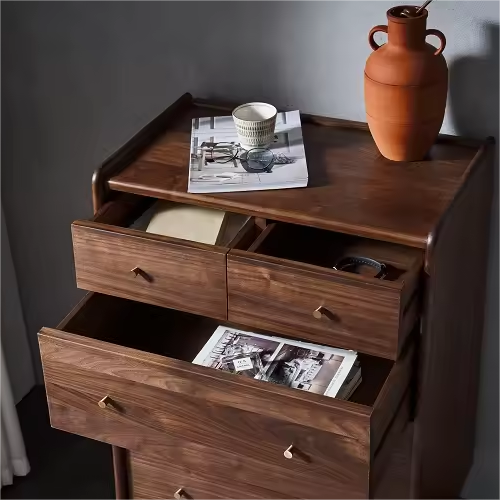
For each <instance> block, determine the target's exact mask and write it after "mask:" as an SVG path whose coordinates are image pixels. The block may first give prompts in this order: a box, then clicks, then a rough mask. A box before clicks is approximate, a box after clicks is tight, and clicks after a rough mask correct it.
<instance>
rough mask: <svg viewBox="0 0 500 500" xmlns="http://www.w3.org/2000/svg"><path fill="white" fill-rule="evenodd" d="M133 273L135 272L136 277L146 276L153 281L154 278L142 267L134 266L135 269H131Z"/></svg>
mask: <svg viewBox="0 0 500 500" xmlns="http://www.w3.org/2000/svg"><path fill="white" fill-rule="evenodd" d="M130 272H131V273H134V278H137V276H140V277H141V278H144V279H145V280H146V281H148V282H149V283H151V282H152V281H153V280H152V278H151V276H149V274H148V273H147V272H145V271H143V270H142V269H141V268H140V267H134V269H131V270H130Z"/></svg>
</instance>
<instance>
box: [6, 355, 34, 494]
mask: <svg viewBox="0 0 500 500" xmlns="http://www.w3.org/2000/svg"><path fill="white" fill-rule="evenodd" d="M0 361H1V364H2V367H1V369H2V373H1V375H2V380H1V385H2V387H1V390H2V436H1V439H2V462H1V465H2V486H5V485H7V484H12V482H13V480H14V476H25V475H26V474H28V472H29V471H30V465H29V462H28V458H27V456H26V449H25V447H24V440H23V435H22V433H21V427H20V426H19V419H18V418H17V411H16V406H15V404H14V399H13V397H12V389H11V387H10V380H9V375H8V373H7V368H6V366H5V360H4V357H3V349H1V360H0Z"/></svg>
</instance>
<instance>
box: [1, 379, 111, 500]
mask: <svg viewBox="0 0 500 500" xmlns="http://www.w3.org/2000/svg"><path fill="white" fill-rule="evenodd" d="M17 412H18V415H19V420H20V423H21V428H22V431H23V436H24V441H25V445H26V452H27V454H28V460H29V462H30V466H31V471H30V472H29V474H28V475H27V476H25V477H15V478H14V484H12V485H10V486H5V487H3V488H2V492H1V496H2V498H102V499H105V498H114V496H115V492H114V483H113V459H112V455H111V447H110V446H108V445H106V444H103V443H99V442H97V441H93V440H91V439H86V438H83V437H80V436H76V435H73V434H69V433H67V432H62V431H58V430H57V429H52V427H50V423H49V415H48V409H47V401H46V398H45V389H44V387H43V386H36V387H35V388H33V389H32V390H31V392H30V393H29V394H28V395H27V396H26V397H24V398H23V400H22V401H21V402H20V403H19V404H18V405H17Z"/></svg>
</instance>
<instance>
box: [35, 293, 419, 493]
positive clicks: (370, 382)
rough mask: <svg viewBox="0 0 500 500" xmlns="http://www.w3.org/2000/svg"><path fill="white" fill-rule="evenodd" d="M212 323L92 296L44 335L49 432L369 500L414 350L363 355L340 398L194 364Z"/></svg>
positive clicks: (407, 381)
mask: <svg viewBox="0 0 500 500" xmlns="http://www.w3.org/2000/svg"><path fill="white" fill-rule="evenodd" d="M217 326H218V322H217V321H215V320H213V319H209V318H206V317H201V316H195V315H192V314H188V313H183V312H179V311H175V310H171V309H165V308H161V307H156V306H151V305H147V304H143V303H139V302H133V301H129V300H125V299H120V298H116V297H112V296H108V295H102V294H88V295H87V297H86V298H85V299H84V300H83V301H82V303H81V304H80V305H79V306H77V308H75V310H74V311H73V312H72V313H71V314H70V315H69V316H68V317H67V318H66V319H65V320H64V321H63V322H62V323H61V324H60V325H59V327H58V329H48V328H44V329H42V331H41V332H40V334H39V343H40V351H41V357H42V364H43V370H44V377H45V387H46V391H47V397H48V404H49V411H50V418H51V423H52V425H53V426H54V427H56V428H59V429H62V430H66V431H69V432H73V433H76V434H81V435H83V436H87V437H90V438H94V439H98V440H101V441H104V442H107V443H111V444H113V445H116V446H120V447H123V448H127V449H129V450H135V451H136V452H138V453H146V452H150V451H151V450H152V449H155V447H157V448H158V447H160V448H161V447H162V446H164V447H167V448H168V447H172V446H175V447H177V448H179V449H180V450H183V449H187V448H189V449H190V450H191V451H192V450H194V451H196V450H198V451H200V450H205V451H206V452H207V454H208V455H211V456H212V459H213V460H214V462H215V461H216V460H221V461H223V463H232V462H231V460H232V459H231V456H235V457H240V458H241V460H240V461H239V462H238V463H244V464H246V463H247V462H246V461H247V460H249V461H250V462H249V464H250V465H248V464H247V465H245V467H246V466H248V467H250V466H251V467H262V468H265V467H266V464H267V465H269V466H270V467H271V466H272V467H271V469H270V470H275V471H279V474H281V475H283V474H284V475H285V477H286V476H287V475H289V476H290V478H292V477H293V476H294V474H302V475H303V474H305V473H307V474H309V477H311V478H312V479H311V480H312V481H314V478H315V477H318V482H320V483H321V484H322V485H324V488H325V489H324V490H322V491H323V493H325V494H326V492H327V490H328V491H331V494H332V495H333V496H329V498H333V497H334V496H339V497H340V498H347V496H345V495H348V496H349V497H360V496H367V495H368V488H369V484H368V481H369V470H370V467H371V464H372V462H373V461H374V458H375V457H376V456H377V455H378V453H379V450H380V449H381V448H382V447H383V443H384V439H385V434H386V430H387V429H388V428H389V427H390V425H391V422H392V421H393V418H394V416H395V415H396V414H397V413H398V412H399V411H400V408H401V404H402V402H403V401H404V395H405V394H406V393H407V391H408V388H409V386H410V377H411V373H412V362H413V345H412V343H409V344H408V346H407V348H406V349H405V351H404V352H403V354H402V356H401V357H400V358H399V359H398V360H397V361H395V362H394V361H391V360H387V359H383V358H379V357H374V356H371V355H364V354H360V363H361V370H362V378H363V381H362V383H361V385H360V386H359V387H358V389H357V390H356V391H355V392H354V394H353V396H352V397H351V400H350V401H342V400H338V399H335V398H330V397H326V396H321V395H318V394H313V393H309V392H304V391H300V390H298V389H291V388H287V387H284V386H281V385H275V384H272V383H268V382H262V381H258V380H253V379H248V378H243V377H240V376H237V375H233V374H230V373H228V372H223V371H219V370H215V369H212V368H208V367H203V366H198V365H194V364H192V363H191V360H192V359H194V357H195V356H196V354H197V353H198V351H199V350H200V349H201V347H202V346H203V345H204V344H205V343H206V341H207V340H208V339H209V338H210V336H211V335H212V333H213V332H214V331H215V329H216V327H217ZM162 443H163V444H162ZM189 443H191V444H189ZM290 446H292V456H291V457H286V456H284V452H285V450H287V449H289V448H290ZM158 449H159V448H158ZM171 452H172V449H170V451H168V450H166V449H164V450H163V452H162V453H171ZM158 453H159V452H158ZM186 453H187V452H186ZM179 457H180V458H179V461H180V462H179V463H182V460H183V459H186V460H187V459H188V458H187V456H185V455H183V453H181V454H180V455H179ZM183 457H184V458H183ZM229 473H230V472H228V474H229ZM252 474H253V477H258V476H259V474H256V473H255V470H254V471H253V473H252ZM277 474H278V472H277ZM266 477H268V476H266ZM320 478H322V479H321V480H320ZM325 478H329V479H328V481H330V483H328V484H326V485H325V481H326V479H325ZM284 483H286V481H284ZM181 486H182V485H181ZM283 487H284V486H283ZM283 494H285V492H284V491H283ZM305 498H307V497H305Z"/></svg>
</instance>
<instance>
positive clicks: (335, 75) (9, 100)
mask: <svg viewBox="0 0 500 500" xmlns="http://www.w3.org/2000/svg"><path fill="white" fill-rule="evenodd" d="M392 5H394V4H393V3H392V2H318V3H315V2H314V3H313V2H307V3H302V2H300V3H299V2H291V3H288V2H287V3H285V2H277V3H270V2H252V3H243V2H234V3H229V2H224V3H221V4H216V3H211V2H200V3H193V2H185V3H174V2H165V3H160V2H151V3H149V2H142V3H135V2H109V3H104V2H103V3H101V2H53V3H52V2H33V3H28V2H16V3H5V2H3V3H2V42H3V43H2V73H3V74H2V76H3V81H2V142H3V149H2V166H3V170H2V196H3V203H4V210H5V217H6V222H7V226H8V230H9V235H10V240H11V246H12V253H13V257H14V263H15V266H16V271H17V276H18V281H19V284H20V294H21V300H22V304H23V308H24V315H25V319H26V324H27V328H28V331H29V334H30V340H31V345H32V349H33V352H34V357H35V358H36V359H37V360H38V354H37V347H36V332H37V330H38V329H39V328H40V327H41V326H42V325H55V324H56V323H57V321H58V320H59V319H60V318H61V317H62V316H63V315H64V314H65V313H66V312H67V311H68V310H69V308H70V307H71V306H72V305H73V304H74V303H75V302H76V301H77V299H78V298H79V297H81V295H82V293H81V292H80V291H78V290H76V288H75V283H74V274H73V260H72V249H71V238H70V229H69V226H70V223H71V221H72V220H74V219H76V218H82V217H86V216H89V215H90V213H91V198H90V177H91V174H92V171H93V169H94V168H95V166H96V165H98V164H99V163H100V162H101V161H102V159H103V158H105V157H106V156H107V155H108V154H109V153H110V152H112V151H113V150H115V149H116V148H117V147H119V146H120V145H121V144H122V143H123V142H124V141H126V140H127V139H128V138H129V137H130V136H131V135H133V133H134V132H135V131H137V129H138V128H140V127H141V126H142V125H144V124H145V123H147V121H148V120H150V119H151V118H153V117H154V116H155V115H156V114H158V113H159V112H160V111H161V110H163V109H164V108H165V107H166V106H167V105H168V104H169V103H170V102H171V101H173V100H174V99H175V98H176V97H177V96H179V95H180V94H182V93H183V92H185V91H190V92H192V93H193V94H194V95H198V96H205V97H208V96H212V97H213V96H219V97H224V98H231V99H234V100H250V99H262V100H267V101H272V102H273V103H275V104H277V105H279V106H281V107H285V106H286V107H290V108H300V109H301V110H303V111H307V112H312V113H319V114H325V115H332V116H337V117H341V118H350V119H354V120H364V105H363V78H362V76H363V68H364V63H365V60H366V58H367V57H368V55H369V52H370V49H369V47H368V44H367V41H366V35H367V33H368V31H369V29H370V28H371V27H372V26H374V25H376V24H384V23H385V11H386V10H387V9H388V8H389V7H391V6H392ZM430 11H431V15H430V20H429V23H428V26H429V27H435V28H439V29H441V30H442V31H443V32H444V33H445V34H446V36H447V39H448V46H447V48H446V50H445V52H444V54H445V56H446V58H447V60H448V63H449V66H450V98H449V106H448V109H447V114H446V119H445V123H444V126H443V132H448V133H456V134H467V135H473V136H479V137H482V136H485V135H487V134H494V135H496V136H497V137H498V24H499V12H498V3H497V2H442V1H441V2H440V1H437V2H434V3H433V4H432V6H431V8H430ZM496 212H497V210H495V213H496ZM497 216H498V214H497ZM497 240H498V217H497V218H496V219H495V223H494V235H493V243H492V249H493V251H492V258H491V263H490V269H491V276H492V279H491V282H490V283H489V306H488V324H487V328H486V336H485V341H484V356H483V359H484V361H483V373H482V386H481V387H482V390H481V399H480V404H479V424H478V432H477V443H478V460H486V459H485V458H484V457H486V456H488V458H487V460H486V461H487V462H488V463H490V464H491V463H492V460H493V463H492V470H495V474H496V475H492V474H491V473H485V472H484V470H485V469H484V467H483V468H480V469H478V470H479V472H477V474H479V475H481V474H483V475H484V474H486V476H484V477H481V480H479V479H476V480H475V481H474V480H473V479H471V481H470V483H469V484H468V486H467V488H466V492H467V494H468V495H469V496H481V495H486V496H488V495H489V496H490V497H492V496H493V495H498V472H497V471H498V317H497V309H496V305H497V304H498V243H497ZM37 362H38V361H37ZM37 370H38V375H39V376H40V369H39V366H38V368H37ZM493 402H496V404H493ZM483 455H484V456H483ZM490 455H491V457H493V458H491V457H490ZM495 457H496V458H495ZM495 460H496V462H495ZM495 464H496V465H495ZM478 477H479V476H478ZM481 488H482V489H481Z"/></svg>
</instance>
